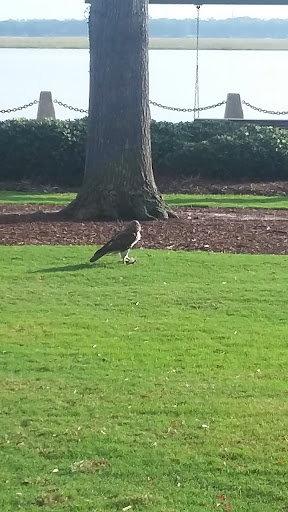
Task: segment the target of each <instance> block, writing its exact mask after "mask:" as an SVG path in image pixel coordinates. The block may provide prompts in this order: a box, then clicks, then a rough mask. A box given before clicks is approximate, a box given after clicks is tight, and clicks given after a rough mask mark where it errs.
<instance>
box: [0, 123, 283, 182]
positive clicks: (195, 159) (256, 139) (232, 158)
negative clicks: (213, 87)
mask: <svg viewBox="0 0 288 512" xmlns="http://www.w3.org/2000/svg"><path fill="white" fill-rule="evenodd" d="M86 133H87V118H83V119H80V120H74V121H44V122H42V123H39V122H37V121H30V120H12V121H4V122H1V123H0V181H2V182H5V181H7V182H8V181H9V182H11V181H16V182H18V181H24V180H25V181H30V182H32V183H35V184H37V183H38V184H39V183H41V184H45V185H53V186H62V187H63V186H64V187H65V186H66V187H77V186H79V185H80V184H81V182H82V178H83V170H84V162H85V146H86ZM151 133H152V155H153V167H154V172H155V175H156V177H157V175H158V176H159V175H161V176H163V175H170V176H174V177H176V176H187V175H189V176H195V177H196V176H197V177H201V178H203V179H213V180H229V181H242V180H251V181H259V180H264V181H265V180H275V181H276V180H285V179H288V131H286V130H283V129H279V128H272V127H259V126H255V125H247V126H242V125H241V126H239V125H238V124H236V123H230V122H226V123H224V122H222V123H219V122H214V121H205V122H204V121H203V122H201V123H198V122H197V123H178V124H175V123H167V122H155V121H152V123H151Z"/></svg>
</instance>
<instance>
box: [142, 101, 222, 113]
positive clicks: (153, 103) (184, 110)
mask: <svg viewBox="0 0 288 512" xmlns="http://www.w3.org/2000/svg"><path fill="white" fill-rule="evenodd" d="M149 103H151V105H153V106H154V107H159V108H164V109H165V110H173V111H174V112H195V111H199V112H202V111H203V110H210V109H211V108H216V107H221V105H225V103H226V101H220V102H219V103H215V104H214V105H208V106H207V107H197V108H180V107H167V105H162V104H161V103H156V101H150V102H149Z"/></svg>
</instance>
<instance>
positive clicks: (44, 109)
mask: <svg viewBox="0 0 288 512" xmlns="http://www.w3.org/2000/svg"><path fill="white" fill-rule="evenodd" d="M43 119H56V116H55V108H54V103H53V99H52V93H51V92H50V91H41V92H40V98H39V105H38V112H37V121H43Z"/></svg>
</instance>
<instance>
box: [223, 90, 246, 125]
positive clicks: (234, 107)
mask: <svg viewBox="0 0 288 512" xmlns="http://www.w3.org/2000/svg"><path fill="white" fill-rule="evenodd" d="M243 118H244V116H243V109H242V103H241V98H240V94H234V93H232V92H229V93H228V94H227V99H226V107H225V113H224V119H243Z"/></svg>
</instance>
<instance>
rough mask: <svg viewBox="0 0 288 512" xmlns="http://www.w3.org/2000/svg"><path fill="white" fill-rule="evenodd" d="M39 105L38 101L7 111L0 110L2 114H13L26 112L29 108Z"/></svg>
mask: <svg viewBox="0 0 288 512" xmlns="http://www.w3.org/2000/svg"><path fill="white" fill-rule="evenodd" d="M38 103H39V101H38V100H34V101H31V103H27V104H26V105H22V106H21V107H15V108H7V109H6V110H5V109H3V110H0V114H11V113H12V112H18V111H19V110H25V109H26V108H28V107H33V105H37V104H38Z"/></svg>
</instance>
